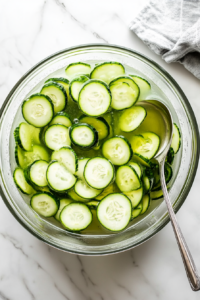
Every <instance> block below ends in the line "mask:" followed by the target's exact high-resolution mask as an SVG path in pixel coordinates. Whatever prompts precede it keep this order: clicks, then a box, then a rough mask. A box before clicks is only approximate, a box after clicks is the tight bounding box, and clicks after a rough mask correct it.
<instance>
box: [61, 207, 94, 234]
mask: <svg viewBox="0 0 200 300" xmlns="http://www.w3.org/2000/svg"><path fill="white" fill-rule="evenodd" d="M92 217H93V216H92V213H91V211H90V209H89V208H88V207H87V205H85V204H83V203H71V204H69V205H67V206H65V207H64V208H63V210H62V211H61V214H60V221H61V223H62V225H63V226H64V227H65V228H66V229H68V230H71V231H81V230H84V229H86V228H87V227H88V226H89V225H90V223H91V222H92Z"/></svg>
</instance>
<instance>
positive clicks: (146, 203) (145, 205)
mask: <svg viewBox="0 0 200 300" xmlns="http://www.w3.org/2000/svg"><path fill="white" fill-rule="evenodd" d="M150 200H151V199H150V195H149V194H146V195H144V196H143V198H142V211H141V212H140V214H141V215H143V214H144V213H145V212H146V211H147V209H148V208H149V206H150Z"/></svg>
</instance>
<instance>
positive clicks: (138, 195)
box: [123, 187, 144, 208]
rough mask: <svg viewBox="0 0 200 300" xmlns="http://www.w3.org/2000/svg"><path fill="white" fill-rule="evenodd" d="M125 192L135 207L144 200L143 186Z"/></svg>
mask: <svg viewBox="0 0 200 300" xmlns="http://www.w3.org/2000/svg"><path fill="white" fill-rule="evenodd" d="M123 193H124V195H126V196H127V197H128V198H129V199H130V201H131V203H132V207H133V208H134V207H137V206H138V204H139V203H140V202H141V201H142V197H143V193H144V190H143V187H141V188H140V189H138V190H135V191H130V192H123Z"/></svg>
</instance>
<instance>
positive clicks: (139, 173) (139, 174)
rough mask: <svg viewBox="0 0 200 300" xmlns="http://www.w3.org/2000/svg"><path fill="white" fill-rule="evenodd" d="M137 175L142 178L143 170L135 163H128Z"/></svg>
mask: <svg viewBox="0 0 200 300" xmlns="http://www.w3.org/2000/svg"><path fill="white" fill-rule="evenodd" d="M128 164H129V165H130V166H131V167H132V168H133V169H134V170H135V171H136V173H137V175H138V177H139V178H141V176H142V169H141V167H140V165H139V164H138V163H136V162H133V161H129V163H128Z"/></svg>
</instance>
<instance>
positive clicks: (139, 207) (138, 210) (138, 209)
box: [131, 203, 142, 220]
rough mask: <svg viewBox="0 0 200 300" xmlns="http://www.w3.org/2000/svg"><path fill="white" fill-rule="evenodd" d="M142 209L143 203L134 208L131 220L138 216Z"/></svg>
mask: <svg viewBox="0 0 200 300" xmlns="http://www.w3.org/2000/svg"><path fill="white" fill-rule="evenodd" d="M141 211H142V203H140V204H139V205H138V206H137V207H136V208H134V209H133V210H132V214H131V220H133V219H135V218H137V217H138V216H139V215H140V213H141Z"/></svg>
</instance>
